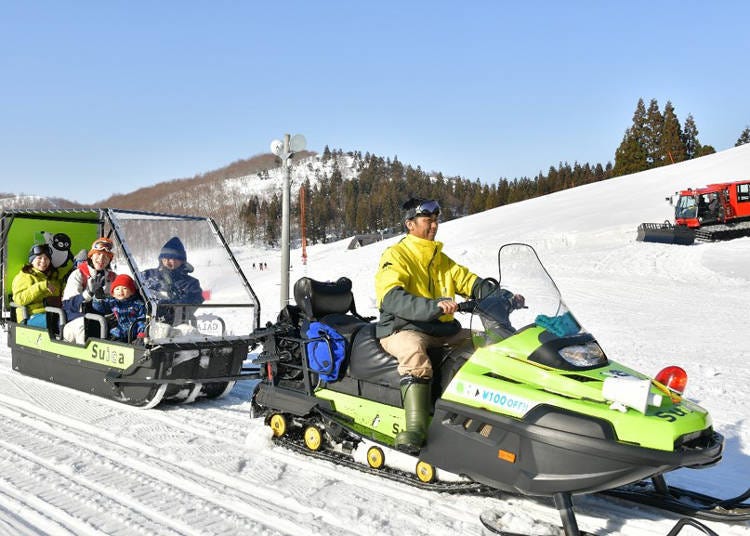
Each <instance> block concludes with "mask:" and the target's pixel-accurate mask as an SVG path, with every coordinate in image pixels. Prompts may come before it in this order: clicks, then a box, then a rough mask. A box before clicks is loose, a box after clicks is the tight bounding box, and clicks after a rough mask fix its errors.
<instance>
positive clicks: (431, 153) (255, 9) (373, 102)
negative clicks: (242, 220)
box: [0, 0, 750, 203]
mask: <svg viewBox="0 0 750 536" xmlns="http://www.w3.org/2000/svg"><path fill="white" fill-rule="evenodd" d="M748 20H750V2H743V1H717V2H710V3H708V2H698V1H672V0H664V1H657V2H651V1H628V2H606V1H601V2H597V1H593V0H591V1H567V2H553V1H549V2H541V1H526V2H505V1H500V0H496V1H489V0H488V1H473V2H472V1H469V2H455V1H440V0H433V1H431V2H422V1H414V2H407V1H390V0H379V1H377V2H350V1H347V2H344V1H328V2H324V1H320V2H313V1H297V0H288V1H285V2H251V1H244V2H243V1H222V0H212V1H205V2H198V1H190V0H182V1H172V0H163V1H159V2H141V1H137V0H131V1H117V0H108V1H106V2H101V1H96V2H94V1H84V0H80V1H71V0H57V1H46V0H40V1H27V2H26V1H25V2H15V1H8V0H2V1H0V50H2V52H1V53H0V100H1V101H2V105H1V106H0V192H10V193H25V194H38V195H49V196H58V197H65V198H67V199H71V200H74V201H79V202H82V203H94V202H96V201H99V200H102V199H104V198H106V197H108V196H109V195H111V194H114V193H126V192H130V191H133V190H136V189H138V188H140V187H143V186H150V185H152V184H155V183H157V182H161V181H165V180H171V179H175V178H184V177H192V176H193V175H195V174H198V173H202V172H205V171H210V170H213V169H216V168H218V167H221V166H224V165H226V164H229V163H230V162H233V161H235V160H238V159H242V158H248V157H250V156H253V155H256V154H260V153H264V152H268V151H269V144H270V142H271V140H273V139H274V138H281V137H283V135H284V134H285V133H290V134H296V133H301V134H303V135H304V136H305V137H306V138H307V142H308V148H309V149H311V150H314V151H322V150H323V148H324V147H325V146H326V145H328V146H329V147H331V148H341V149H343V150H345V151H349V150H360V151H362V152H363V153H364V152H367V151H369V152H371V153H375V154H378V155H382V156H389V157H394V156H397V157H398V158H399V160H401V161H402V162H404V163H406V164H411V165H413V166H421V167H422V169H424V170H426V171H431V170H437V171H442V172H443V173H445V174H447V175H460V176H462V177H465V178H468V179H470V180H475V179H480V180H481V181H482V182H494V181H496V180H497V179H498V178H501V177H506V178H514V177H521V176H533V175H535V174H536V173H538V172H539V171H544V172H546V171H547V170H548V168H549V167H550V166H553V165H554V166H556V165H558V163H559V162H561V161H562V162H565V161H567V162H570V163H573V162H574V161H578V162H582V163H583V162H589V163H599V162H601V163H603V164H604V163H606V162H608V161H612V162H614V151H615V149H616V148H617V146H618V145H619V143H620V141H621V140H622V136H623V134H624V132H625V129H626V128H628V127H629V126H630V125H631V124H632V116H633V112H634V110H635V106H636V103H637V101H638V99H639V98H643V99H644V100H645V101H646V104H648V102H649V101H650V99H652V98H655V99H657V100H658V102H659V105H660V108H661V109H662V110H663V108H664V104H665V103H666V102H667V100H670V101H671V102H672V104H673V105H674V106H675V110H676V113H677V117H678V119H679V120H680V122H681V123H684V121H685V119H686V117H687V116H688V114H692V115H693V117H694V119H695V121H696V124H697V126H698V129H699V135H698V138H699V140H700V141H701V142H702V143H704V144H710V145H713V146H714V147H715V148H716V149H717V150H723V149H727V148H729V147H732V146H734V143H735V142H736V140H737V138H738V137H739V135H740V133H741V132H742V130H743V129H744V128H745V127H746V126H748V125H750V99H749V98H748V96H747V88H748V87H749V85H750V84H748V76H750V70H749V69H748V68H747V62H748V51H750V32H748V31H747V21H748ZM715 178H717V177H712V179H715Z"/></svg>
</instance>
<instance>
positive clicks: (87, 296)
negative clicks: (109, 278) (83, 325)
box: [83, 272, 105, 301]
mask: <svg viewBox="0 0 750 536" xmlns="http://www.w3.org/2000/svg"><path fill="white" fill-rule="evenodd" d="M104 277H105V273H104V272H95V273H94V275H92V276H90V277H89V280H88V281H87V282H86V288H85V289H84V291H83V299H84V300H86V301H91V298H93V297H97V298H98V299H102V298H103V297H104Z"/></svg>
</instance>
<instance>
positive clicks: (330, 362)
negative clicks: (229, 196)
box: [253, 244, 723, 535]
mask: <svg viewBox="0 0 750 536" xmlns="http://www.w3.org/2000/svg"><path fill="white" fill-rule="evenodd" d="M498 263H499V274H500V278H499V284H498V285H497V287H496V290H495V292H493V293H491V294H490V295H489V296H486V297H483V299H482V300H479V301H476V302H471V301H470V302H464V303H462V304H461V309H460V310H463V311H466V312H471V317H470V319H469V320H470V324H469V325H470V328H471V331H472V334H473V335H472V340H467V341H466V342H465V344H463V345H459V346H457V347H452V348H448V347H445V348H436V349H431V350H430V358H431V361H432V364H433V372H434V375H433V384H432V393H433V402H434V406H433V416H432V419H431V422H430V424H429V427H428V430H427V440H426V443H425V445H424V447H423V448H422V449H421V451H420V452H419V453H418V454H417V455H415V456H412V455H410V454H407V453H405V452H401V451H398V450H396V449H395V448H394V440H395V436H396V434H397V433H398V432H399V430H403V429H404V428H405V422H406V420H405V415H404V409H403V404H402V399H401V394H400V390H399V380H400V377H399V375H398V371H397V362H396V360H395V358H393V357H392V356H390V355H389V354H387V353H386V352H384V350H383V349H382V347H381V346H380V344H379V342H378V340H377V339H376V338H375V337H374V327H375V326H374V324H373V323H372V322H370V321H368V319H367V318H362V317H361V316H360V315H358V314H357V312H356V308H355V307H354V298H353V295H352V292H351V281H350V280H349V279H347V278H340V279H339V280H337V281H334V282H327V283H324V282H320V281H313V280H311V279H309V278H303V279H300V280H299V281H298V282H297V283H296V284H295V286H294V296H295V300H296V303H297V305H296V307H290V308H288V309H289V311H287V312H285V313H284V314H282V315H281V316H280V318H279V321H278V323H277V324H275V325H272V326H269V327H266V328H263V329H261V330H259V331H258V332H256V334H255V336H257V338H258V343H259V344H262V346H263V351H262V352H261V353H260V354H259V356H258V358H257V362H258V363H259V365H260V366H261V376H262V380H261V382H260V383H259V384H258V385H257V388H256V391H255V394H254V397H253V405H254V412H255V413H256V414H260V415H262V416H264V418H265V420H266V423H267V424H268V425H269V426H270V428H271V429H272V431H273V434H274V435H275V436H276V438H277V439H276V440H277V441H278V442H281V443H282V444H284V445H287V446H290V447H291V448H295V449H298V450H301V451H304V452H306V453H308V454H311V455H317V454H318V453H320V452H323V453H325V456H324V457H326V459H334V460H335V461H337V463H341V464H345V465H350V466H357V465H359V467H364V468H365V469H366V470H367V471H369V472H373V471H375V470H380V469H383V470H382V471H379V474H382V475H383V476H384V477H386V478H395V477H394V474H398V475H400V478H399V479H401V480H408V479H411V480H410V481H411V482H413V483H415V484H416V485H422V484H424V485H427V486H428V487H430V489H438V490H440V489H443V490H450V491H452V492H456V491H457V490H460V489H468V488H462V486H466V487H470V486H472V485H474V486H479V488H477V487H475V488H471V489H474V490H475V491H476V490H477V489H480V488H481V486H489V487H490V488H493V489H496V490H501V491H507V492H511V493H520V494H524V495H532V496H547V497H553V498H554V500H555V503H556V504H557V505H558V508H559V509H560V512H561V518H562V520H563V524H564V525H565V527H566V534H567V535H574V534H575V535H577V534H578V531H577V528H575V519H574V516H573V507H572V502H571V497H572V495H573V494H583V493H595V492H600V491H603V490H609V489H612V488H616V487H620V486H623V485H626V484H629V483H633V482H639V481H641V480H642V479H647V478H652V477H656V476H660V475H662V474H663V473H665V472H668V471H671V470H674V469H677V468H680V467H695V468H698V467H705V466H710V465H712V464H714V463H716V462H718V461H719V460H720V459H721V453H722V448H723V438H722V436H721V435H720V434H718V433H716V432H715V431H714V430H713V428H712V424H711V417H710V416H709V415H708V413H707V412H706V411H705V410H704V409H703V408H701V407H699V406H698V405H697V404H694V403H692V402H691V401H689V400H687V399H686V398H684V397H683V396H682V395H681V394H680V393H678V392H677V391H676V390H673V388H672V386H673V385H674V386H675V387H674V389H676V388H677V383H679V382H675V383H673V382H672V380H671V376H670V378H667V377H666V376H668V374H662V375H660V376H659V377H660V378H662V379H660V380H658V381H657V380H655V379H653V378H651V377H649V376H647V375H645V374H642V373H640V372H637V371H635V370H633V369H630V368H628V367H626V366H624V365H621V364H619V363H616V362H615V361H612V360H609V359H608V358H607V356H606V354H605V353H604V351H603V349H602V348H601V347H600V346H599V344H598V343H597V341H596V339H595V338H594V336H593V335H592V334H591V333H589V332H587V331H586V330H585V329H583V327H582V326H581V325H580V324H579V322H578V321H577V319H576V318H575V317H574V316H573V314H572V313H571V312H570V311H569V310H568V308H567V307H566V306H565V304H564V303H563V301H562V299H561V297H560V294H559V291H558V289H557V286H556V285H555V284H554V282H553V281H552V279H551V278H550V277H549V274H548V273H547V271H546V270H545V269H544V267H543V266H542V264H541V262H540V261H539V259H538V257H537V255H536V252H535V251H534V250H533V248H531V247H530V246H528V245H525V244H509V245H505V246H503V247H502V248H500V252H499V253H498ZM513 293H520V294H522V295H524V296H525V303H526V305H527V306H528V307H523V308H521V309H516V308H514V307H516V306H517V302H514V301H513V300H510V299H509V296H512V295H513ZM466 321H467V319H466V318H463V320H462V323H463V324H464V325H466ZM338 356H340V357H341V359H340V360H339V359H338ZM337 363H338V365H337ZM675 377H677V376H676V375H675ZM680 381H681V380H680ZM683 387H684V385H683ZM399 470H400V471H401V473H398V471H399ZM394 471H395V472H396V473H394ZM660 482H663V481H662V480H660ZM664 487H666V485H664Z"/></svg>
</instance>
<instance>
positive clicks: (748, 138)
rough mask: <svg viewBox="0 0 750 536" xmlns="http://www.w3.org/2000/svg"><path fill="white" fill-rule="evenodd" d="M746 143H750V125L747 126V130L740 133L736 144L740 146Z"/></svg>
mask: <svg viewBox="0 0 750 536" xmlns="http://www.w3.org/2000/svg"><path fill="white" fill-rule="evenodd" d="M746 143H750V127H745V130H743V131H742V134H740V137H739V138H737V143H735V144H734V146H735V147H739V146H740V145H745V144H746Z"/></svg>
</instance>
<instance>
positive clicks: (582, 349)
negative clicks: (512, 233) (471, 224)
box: [471, 244, 606, 367]
mask: <svg viewBox="0 0 750 536" xmlns="http://www.w3.org/2000/svg"><path fill="white" fill-rule="evenodd" d="M498 264H499V276H500V277H499V285H498V286H497V288H495V290H494V291H493V292H491V293H490V294H489V295H488V296H486V297H484V298H483V299H481V300H480V301H479V302H478V304H477V306H476V307H475V309H474V311H473V312H472V319H471V329H472V331H474V332H475V333H477V334H479V335H481V336H475V337H474V340H475V342H476V343H477V344H480V345H484V344H492V343H494V342H498V341H500V340H503V339H506V338H508V337H510V336H512V335H514V334H515V333H518V332H519V331H522V330H524V329H527V328H530V327H537V328H542V329H544V330H546V334H545V336H544V337H545V338H546V339H553V338H554V339H564V338H569V339H570V340H571V341H573V342H572V343H571V344H569V345H563V346H560V347H558V350H557V352H556V357H555V359H557V356H558V355H559V357H560V358H561V359H563V360H564V361H566V362H567V363H568V364H569V365H570V366H572V367H590V366H594V365H598V364H601V363H604V362H606V357H605V356H604V353H603V352H602V351H601V348H600V347H599V345H598V344H597V343H596V341H594V340H593V339H590V340H588V338H587V337H583V335H586V332H585V330H584V329H583V327H582V326H581V325H580V324H579V323H578V321H577V320H576V318H575V317H574V316H573V314H572V313H571V311H570V310H569V309H568V307H567V306H566V305H565V303H564V302H563V300H562V297H561V296H560V291H559V290H558V288H557V285H555V282H554V281H553V280H552V278H551V277H550V275H549V273H548V272H547V270H546V269H545V268H544V266H543V265H542V263H541V261H540V260H539V257H538V256H537V254H536V251H534V248H532V247H531V246H529V245H527V244H507V245H505V246H503V247H501V248H500V251H499V253H498ZM578 336H581V337H578ZM589 338H590V337H589ZM575 341H578V342H575Z"/></svg>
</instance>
